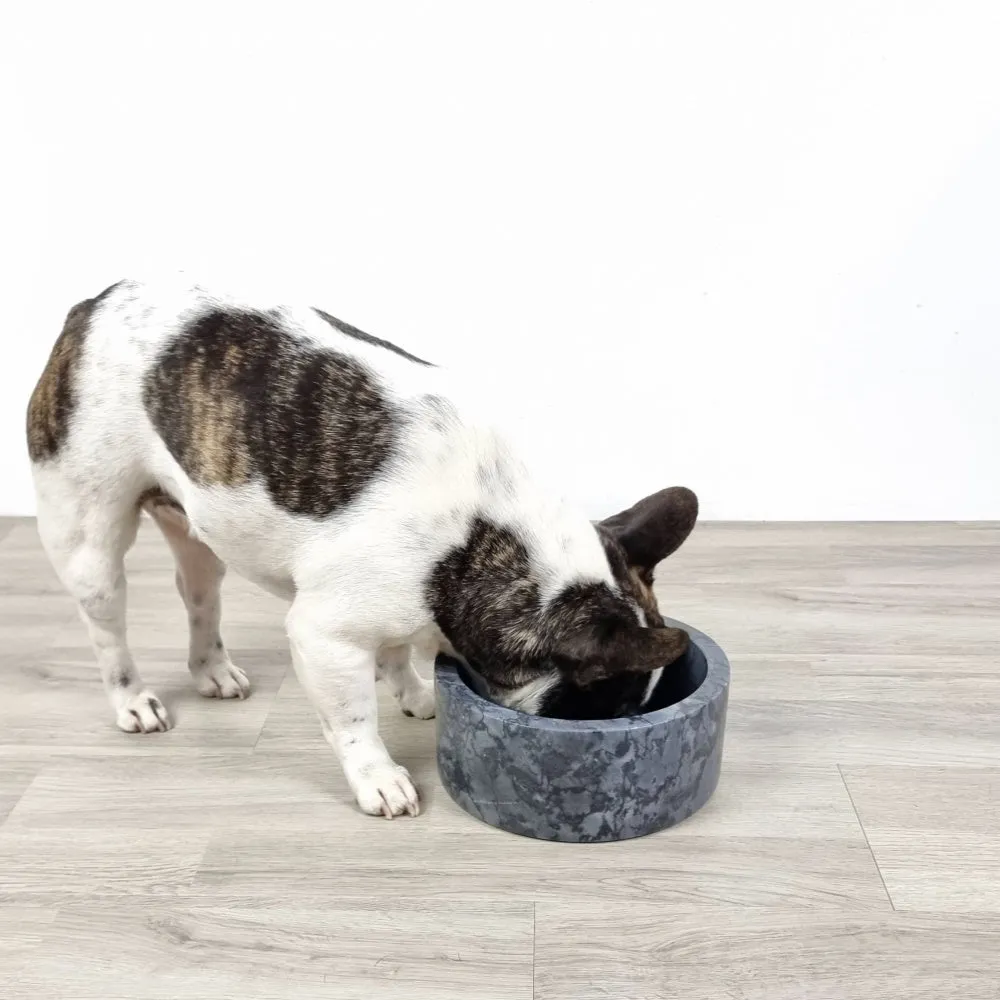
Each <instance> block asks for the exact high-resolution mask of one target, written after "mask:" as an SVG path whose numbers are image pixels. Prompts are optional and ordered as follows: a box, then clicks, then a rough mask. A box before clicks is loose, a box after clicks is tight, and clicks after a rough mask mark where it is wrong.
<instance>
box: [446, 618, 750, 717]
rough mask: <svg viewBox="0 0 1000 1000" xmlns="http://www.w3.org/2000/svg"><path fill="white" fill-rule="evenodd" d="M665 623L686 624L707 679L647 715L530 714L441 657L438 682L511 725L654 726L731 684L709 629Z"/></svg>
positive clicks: (686, 712)
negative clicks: (491, 694) (483, 689)
mask: <svg viewBox="0 0 1000 1000" xmlns="http://www.w3.org/2000/svg"><path fill="white" fill-rule="evenodd" d="M663 620H664V623H665V624H667V625H671V626H673V627H675V628H683V629H684V630H685V631H686V632H687V633H688V635H690V637H691V641H692V642H693V643H694V644H695V645H696V646H697V647H698V648H699V649H700V650H701V652H702V655H704V657H705V662H706V663H707V665H708V669H707V671H706V673H705V679H704V680H703V681H702V682H701V684H700V685H699V686H698V687H697V688H695V690H694V691H692V692H691V694H689V695H688V696H687V697H686V698H685V699H683V701H678V702H676V703H675V704H673V705H667V706H666V708H659V709H657V710H656V711H655V712H648V713H646V714H644V715H627V716H623V717H621V718H617V719H551V718H548V717H547V716H541V715H529V714H528V713H527V712H520V711H518V710H517V709H516V708H507V707H506V706H505V705H498V704H497V703H496V702H495V701H490V700H489V699H488V698H484V697H483V696H482V695H480V694H478V693H477V692H476V691H474V690H473V689H472V688H471V687H469V685H468V684H466V683H465V681H464V680H463V679H462V677H461V674H460V673H459V668H458V664H456V663H455V662H454V661H445V662H441V661H438V663H437V665H436V666H435V668H434V678H435V682H436V683H438V684H440V685H442V686H443V687H447V688H449V689H457V690H460V691H462V692H464V694H462V695H461V697H467V698H468V699H469V700H470V701H471V702H472V703H473V704H475V705H476V707H477V708H479V710H480V711H481V712H482V713H483V716H484V717H485V716H487V715H488V716H490V717H492V718H495V719H497V720H498V721H500V722H502V723H503V724H504V725H508V726H518V727H520V728H522V729H532V730H536V731H538V730H542V731H548V732H563V733H594V732H602V733H609V732H612V733H613V732H629V731H631V730H636V729H650V728H653V727H656V726H662V725H665V724H669V723H673V722H676V721H677V720H678V719H686V718H690V717H691V716H692V715H695V714H696V713H697V712H699V711H701V709H703V708H704V707H705V706H706V705H708V704H711V703H712V702H714V701H715V700H716V699H718V698H719V697H720V696H721V695H722V694H724V693H725V691H726V690H727V689H728V688H729V678H730V667H729V658H728V657H727V656H726V654H725V652H724V651H723V649H722V647H721V646H720V645H719V644H718V643H717V642H716V641H715V640H714V639H713V638H712V637H711V636H709V635H707V634H706V633H705V632H701V631H699V630H698V629H696V628H692V627H691V626H690V625H686V624H685V623H684V622H681V621H678V620H677V619H675V618H664V619H663Z"/></svg>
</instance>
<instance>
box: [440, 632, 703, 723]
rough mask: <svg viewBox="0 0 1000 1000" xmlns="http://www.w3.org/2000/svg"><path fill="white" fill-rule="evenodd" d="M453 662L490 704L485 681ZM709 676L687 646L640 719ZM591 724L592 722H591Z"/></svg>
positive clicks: (699, 654) (695, 649)
mask: <svg viewBox="0 0 1000 1000" xmlns="http://www.w3.org/2000/svg"><path fill="white" fill-rule="evenodd" d="M449 662H453V663H454V666H455V667H457V668H458V675H459V677H460V678H461V679H462V681H463V682H464V683H465V685H466V687H468V688H471V689H472V690H473V691H475V693H476V694H478V695H479V696H480V697H481V698H485V699H486V700H487V701H492V699H491V698H490V695H489V691H488V689H487V687H486V683H485V681H483V679H482V677H480V676H479V674H478V673H476V671H475V670H472V669H470V668H468V667H466V666H464V665H463V664H460V663H457V662H455V661H449ZM707 676H708V660H707V659H706V658H705V653H704V652H703V650H702V649H701V647H700V646H698V645H697V643H695V642H691V643H690V644H689V645H688V648H687V652H686V653H685V654H684V655H683V656H682V657H681V658H680V659H679V660H675V661H674V662H673V663H671V664H669V665H668V666H666V667H665V668H664V670H663V673H662V674H661V675H660V680H659V682H658V683H657V685H656V688H655V689H654V691H653V695H652V697H651V698H650V699H649V701H648V702H647V704H646V705H645V706H644V711H643V712H642V714H643V715H648V714H649V713H650V712H658V711H660V709H663V708H668V707H669V706H670V705H676V704H677V703H678V702H680V701H683V700H684V699H685V698H687V697H688V695H691V694H694V692H695V691H697V690H698V688H699V687H701V685H702V684H703V683H704V681H705V678H706V677H707ZM591 721H594V720H591Z"/></svg>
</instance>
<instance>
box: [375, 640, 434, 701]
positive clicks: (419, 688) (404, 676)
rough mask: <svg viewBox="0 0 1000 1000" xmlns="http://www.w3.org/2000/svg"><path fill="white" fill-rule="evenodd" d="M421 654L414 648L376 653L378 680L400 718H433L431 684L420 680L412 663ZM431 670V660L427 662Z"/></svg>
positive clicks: (408, 646)
mask: <svg viewBox="0 0 1000 1000" xmlns="http://www.w3.org/2000/svg"><path fill="white" fill-rule="evenodd" d="M419 653H420V650H418V648H417V647H416V646H410V645H406V646H385V647H383V648H382V649H380V650H379V651H378V677H379V680H384V681H385V682H386V684H388V685H389V690H390V691H391V692H392V694H393V697H394V698H395V699H396V701H397V702H398V704H399V707H400V708H401V709H402V710H403V715H410V716H414V717H415V718H418V719H433V718H434V682H433V681H428V680H424V678H423V677H421V676H420V674H419V672H418V671H417V669H416V667H415V666H414V663H413V660H414V658H415V657H417V656H418V655H419ZM429 662H430V663H431V665H432V666H433V662H434V661H433V658H430V659H429Z"/></svg>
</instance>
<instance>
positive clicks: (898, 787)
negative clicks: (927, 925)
mask: <svg viewBox="0 0 1000 1000" xmlns="http://www.w3.org/2000/svg"><path fill="white" fill-rule="evenodd" d="M998 759H1000V758H998ZM844 777H845V779H846V781H847V785H848V788H849V789H850V792H851V795H852V797H853V800H854V804H855V806H856V807H857V811H858V816H859V817H860V818H861V822H862V823H863V825H864V829H865V832H866V833H867V835H868V840H869V842H870V844H871V847H872V851H873V852H874V854H875V859H876V861H877V862H878V865H879V868H880V870H881V872H882V877H883V878H884V879H885V884H886V887H887V888H888V890H889V893H890V895H891V897H892V900H893V902H894V904H895V906H896V908H897V909H900V910H928V911H952V912H993V913H1000V767H992V768H990V767H984V768H969V769H961V768H943V767H885V766H882V767H864V768H859V767H849V768H844Z"/></svg>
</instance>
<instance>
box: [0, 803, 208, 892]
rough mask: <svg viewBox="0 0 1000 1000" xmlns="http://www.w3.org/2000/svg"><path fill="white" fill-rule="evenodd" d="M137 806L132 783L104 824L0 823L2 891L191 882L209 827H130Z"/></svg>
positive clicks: (129, 888) (143, 888)
mask: <svg viewBox="0 0 1000 1000" xmlns="http://www.w3.org/2000/svg"><path fill="white" fill-rule="evenodd" d="M141 808H142V798H141V789H133V793H132V795H131V796H129V797H127V798H125V799H124V800H123V801H122V802H121V803H120V804H119V807H118V810H117V811H116V812H115V813H114V814H112V815H111V816H108V817H107V819H106V821H105V822H104V823H102V824H101V825H99V826H97V825H91V826H73V827H62V828H59V829H56V828H52V829H26V828H25V827H23V826H20V825H18V824H17V823H12V822H10V820H8V821H7V822H6V823H4V824H3V826H0V872H3V873H4V874H3V885H2V889H0V892H2V894H3V899H4V900H5V901H6V902H17V901H18V897H23V898H24V899H23V901H25V902H38V901H40V900H42V901H45V902H49V903H52V904H54V903H60V902H62V901H64V900H65V899H67V898H72V897H79V896H91V895H110V896H122V895H130V894H137V893H145V894H149V895H153V896H158V895H162V894H164V893H168V894H169V893H173V892H175V891H176V890H177V889H178V888H179V887H180V886H181V885H183V884H187V883H190V881H191V879H192V878H193V877H194V875H195V872H196V870H197V866H198V864H199V862H200V861H201V858H202V855H203V854H204V851H205V847H206V845H207V843H208V840H209V837H210V834H211V831H210V830H209V829H208V828H207V827H200V828H198V827H195V828H174V829H171V828H160V829H158V830H140V829H130V828H129V827H128V826H126V825H125V824H126V823H127V822H128V815H129V812H130V811H132V810H138V809H141Z"/></svg>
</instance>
